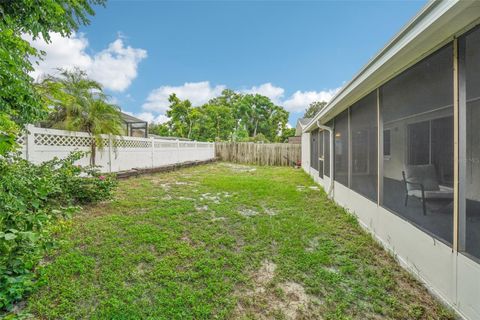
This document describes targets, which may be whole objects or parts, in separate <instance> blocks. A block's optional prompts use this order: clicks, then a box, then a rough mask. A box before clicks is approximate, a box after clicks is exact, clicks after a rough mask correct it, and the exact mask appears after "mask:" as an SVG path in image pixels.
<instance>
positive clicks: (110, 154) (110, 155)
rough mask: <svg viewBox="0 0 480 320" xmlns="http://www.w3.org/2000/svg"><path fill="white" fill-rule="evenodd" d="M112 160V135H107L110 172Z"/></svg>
mask: <svg viewBox="0 0 480 320" xmlns="http://www.w3.org/2000/svg"><path fill="white" fill-rule="evenodd" d="M112 161H113V142H112V135H111V134H109V135H108V172H110V173H112Z"/></svg>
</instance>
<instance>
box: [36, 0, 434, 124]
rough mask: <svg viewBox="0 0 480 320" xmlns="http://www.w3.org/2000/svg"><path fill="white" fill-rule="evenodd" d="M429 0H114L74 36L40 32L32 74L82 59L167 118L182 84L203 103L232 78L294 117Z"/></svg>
mask: <svg viewBox="0 0 480 320" xmlns="http://www.w3.org/2000/svg"><path fill="white" fill-rule="evenodd" d="M425 3H426V2H425V1H408V0H407V1H405V0H404V1H387V0H384V1H359V0H356V1H355V0H351V1H273V0H269V1H259V0H257V1H255V0H250V1H231V0H230V1H227V0H224V1H200V0H197V1H138V0H137V1H115V0H110V1H109V2H108V3H107V6H106V7H105V8H103V7H96V15H95V16H94V17H93V18H92V19H91V24H90V25H88V26H85V27H81V28H80V30H78V31H77V32H75V33H74V34H73V35H72V36H71V37H70V38H62V37H61V36H60V35H58V34H52V35H51V37H52V42H51V43H48V44H47V43H45V42H44V41H43V40H35V41H33V43H34V46H35V47H37V48H39V49H41V50H44V51H45V52H46V56H45V58H44V60H43V61H40V63H39V65H38V66H36V70H35V72H33V73H32V76H34V77H35V78H37V79H38V78H39V77H41V75H43V74H47V73H55V72H56V71H55V70H56V68H73V67H78V68H81V69H83V70H85V71H86V72H87V73H88V75H89V76H90V77H91V78H93V79H95V80H97V81H99V82H100V83H101V84H102V85H103V86H104V87H105V90H106V92H107V93H108V94H109V95H110V100H111V101H112V102H114V103H116V104H118V105H119V106H120V107H121V108H122V110H124V111H126V112H128V113H130V114H133V115H135V116H138V117H140V118H142V119H144V120H147V121H149V122H157V123H161V122H164V121H166V120H168V118H167V117H166V116H165V111H166V110H167V107H168V100H167V99H168V96H169V95H170V94H171V93H173V92H175V93H176V94H177V95H178V96H179V97H180V98H181V99H189V100H190V101H191V102H192V103H193V105H201V104H203V103H205V102H207V101H208V100H209V99H211V98H213V97H215V96H217V95H219V94H220V93H221V91H222V90H223V89H225V88H230V89H233V90H236V91H239V92H247V93H259V94H263V95H266V96H268V97H269V98H271V99H272V101H274V102H275V103H276V104H278V105H281V106H283V107H284V108H285V109H287V110H288V111H289V112H290V117H289V123H290V125H291V126H295V124H296V121H297V119H298V118H299V117H302V115H303V113H304V111H305V108H306V107H307V106H308V105H309V104H310V103H311V102H313V101H321V100H324V101H328V100H329V99H331V97H332V96H333V95H334V94H335V93H336V92H337V91H338V90H339V88H341V87H342V86H343V85H345V84H346V83H347V82H348V81H350V79H351V78H352V77H353V76H354V75H355V74H356V73H357V72H358V71H360V69H361V68H362V67H363V66H364V65H365V64H366V63H367V62H368V61H369V60H370V59H371V58H372V57H373V56H374V55H375V54H376V53H377V52H378V51H379V50H380V49H382V48H383V47H384V46H385V44H386V43H387V42H388V41H389V40H390V39H391V38H392V37H393V36H394V35H395V34H396V33H397V32H398V31H400V29H401V28H402V27H403V26H404V25H405V24H406V23H407V22H408V21H409V20H410V19H412V18H413V17H414V16H415V14H416V13H417V12H418V11H419V10H421V8H422V7H423V6H424V5H425Z"/></svg>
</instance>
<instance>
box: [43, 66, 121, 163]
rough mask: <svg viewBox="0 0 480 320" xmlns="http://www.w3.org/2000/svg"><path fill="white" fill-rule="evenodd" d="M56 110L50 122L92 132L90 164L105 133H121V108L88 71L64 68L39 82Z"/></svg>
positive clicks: (53, 125)
mask: <svg viewBox="0 0 480 320" xmlns="http://www.w3.org/2000/svg"><path fill="white" fill-rule="evenodd" d="M39 87H40V88H41V89H40V91H41V92H43V97H44V99H45V100H46V101H48V102H49V103H50V105H51V106H52V108H53V111H52V112H51V113H50V116H49V119H48V121H47V124H48V125H49V126H51V127H54V128H59V129H66V130H73V131H84V132H88V133H89V134H90V135H91V136H92V142H91V144H90V149H91V155H90V164H91V165H93V166H94V165H95V153H96V149H97V147H98V148H103V138H102V136H101V135H102V134H113V135H122V134H123V133H124V127H123V126H124V123H123V120H122V117H121V114H120V108H119V107H118V106H116V105H114V104H110V103H108V102H107V100H108V97H107V96H106V95H105V94H104V93H103V91H102V86H101V85H100V84H99V83H98V82H96V81H94V80H91V79H88V78H87V75H86V74H85V72H83V71H80V70H78V69H76V70H74V71H67V70H63V71H62V72H61V74H60V76H59V77H56V76H49V77H47V78H46V79H44V80H43V81H42V83H41V84H40V85H39Z"/></svg>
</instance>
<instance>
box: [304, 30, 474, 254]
mask: <svg viewBox="0 0 480 320" xmlns="http://www.w3.org/2000/svg"><path fill="white" fill-rule="evenodd" d="M455 70H459V71H458V72H457V71H455ZM455 81H458V86H457V85H456V84H455ZM455 90H458V91H457V94H458V100H457V102H455V96H456V95H455ZM456 103H458V107H456ZM455 108H458V109H457V110H458V127H457V126H455V120H454V119H455V117H454V113H455ZM328 124H329V126H331V127H332V128H333V130H334V139H333V141H334V155H333V156H334V162H333V163H334V168H333V173H334V180H335V182H337V183H340V184H342V185H344V186H346V187H348V188H350V189H351V190H353V191H355V192H357V193H358V194H360V195H362V196H364V197H365V198H368V199H369V200H371V201H373V202H375V203H377V204H378V205H379V206H381V207H383V208H385V209H387V210H388V211H390V212H392V213H394V214H396V215H397V216H399V217H401V218H402V219H405V220H406V221H409V222H410V223H412V224H413V225H415V226H416V227H418V228H420V229H421V230H423V231H425V232H427V233H428V234H430V235H432V236H433V237H434V238H436V239H438V240H440V241H442V242H444V243H445V244H447V245H449V246H453V244H454V237H455V236H457V237H458V250H459V251H461V252H463V253H464V254H466V255H468V256H469V257H472V258H473V259H480V129H479V124H480V29H479V28H476V29H474V30H472V31H470V32H468V33H466V34H464V35H462V36H461V37H459V38H458V40H455V41H452V42H450V43H447V44H446V45H444V46H442V47H441V48H439V49H437V50H436V51H435V52H433V53H432V54H430V55H429V56H427V57H426V58H423V59H421V60H420V61H419V62H417V63H416V64H414V65H413V66H411V67H409V68H408V69H406V70H404V71H403V72H401V73H400V74H398V75H396V76H395V77H393V78H392V79H390V80H389V81H387V82H385V83H384V84H383V85H381V86H380V87H378V88H377V89H375V90H373V91H372V92H370V93H368V94H367V95H365V96H364V97H363V98H361V99H360V100H358V101H357V102H355V103H353V104H352V105H351V106H350V107H349V108H347V109H345V110H343V111H342V112H340V113H338V114H337V115H336V116H335V117H333V119H331V120H330V122H329V123H328ZM456 128H458V129H457V130H458V141H459V143H458V145H459V149H458V152H459V154H458V157H457V160H455V148H454V145H455V132H456V131H455V130H456ZM327 135H328V131H325V130H319V129H316V130H315V131H312V132H311V140H310V141H311V146H310V150H311V166H312V167H313V168H315V169H316V170H318V171H319V172H318V174H319V177H321V178H322V177H323V176H324V175H326V176H329V169H330V168H328V167H327V164H329V161H328V159H329V155H328V154H327V152H328V148H327V147H326V143H328V142H330V140H329V139H325V137H326V136H327ZM379 142H380V143H379ZM457 161H458V162H457ZM456 163H458V170H459V171H458V188H457V189H455V188H454V185H455V166H456ZM327 171H328V172H327ZM379 177H380V178H379ZM456 192H458V224H455V223H454V208H455V205H457V204H455V203H454V197H455V193H456Z"/></svg>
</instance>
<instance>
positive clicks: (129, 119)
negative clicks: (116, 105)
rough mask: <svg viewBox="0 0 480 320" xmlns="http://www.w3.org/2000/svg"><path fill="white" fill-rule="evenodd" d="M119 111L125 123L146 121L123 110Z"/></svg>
mask: <svg viewBox="0 0 480 320" xmlns="http://www.w3.org/2000/svg"><path fill="white" fill-rule="evenodd" d="M120 113H121V115H122V119H123V121H125V122H126V123H147V121H145V120H142V119H138V118H135V117H134V116H131V115H129V114H126V113H123V112H120Z"/></svg>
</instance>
